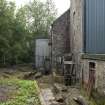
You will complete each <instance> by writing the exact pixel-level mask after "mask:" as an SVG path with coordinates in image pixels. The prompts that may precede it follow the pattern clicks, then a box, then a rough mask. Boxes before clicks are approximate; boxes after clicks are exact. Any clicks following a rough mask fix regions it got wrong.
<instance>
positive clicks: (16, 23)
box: [0, 0, 56, 65]
mask: <svg viewBox="0 0 105 105" xmlns="http://www.w3.org/2000/svg"><path fill="white" fill-rule="evenodd" d="M55 17H56V9H55V6H54V3H53V2H52V1H51V0H47V1H46V2H45V3H43V2H40V1H39V0H33V1H32V2H30V3H29V4H27V5H24V6H22V7H21V8H19V9H16V6H15V3H14V2H8V1H7V0H0V63H3V64H4V65H6V64H18V63H29V62H32V61H33V58H34V47H35V46H34V40H35V37H36V36H41V37H43V36H44V35H46V36H47V35H48V31H47V30H48V28H49V26H50V25H51V23H52V22H53V20H54V19H55Z"/></svg>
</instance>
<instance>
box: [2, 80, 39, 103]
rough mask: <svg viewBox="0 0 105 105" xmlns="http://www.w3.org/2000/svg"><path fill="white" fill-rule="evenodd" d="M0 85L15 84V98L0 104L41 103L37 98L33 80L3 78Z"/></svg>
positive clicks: (36, 87)
mask: <svg viewBox="0 0 105 105" xmlns="http://www.w3.org/2000/svg"><path fill="white" fill-rule="evenodd" d="M0 85H9V86H11V85H12V86H17V87H18V89H17V90H16V93H15V96H14V97H15V98H13V99H11V100H8V101H7V102H2V103H0V105H41V103H40V99H39V90H38V86H37V83H36V82H35V81H28V80H18V79H4V80H1V81H0Z"/></svg>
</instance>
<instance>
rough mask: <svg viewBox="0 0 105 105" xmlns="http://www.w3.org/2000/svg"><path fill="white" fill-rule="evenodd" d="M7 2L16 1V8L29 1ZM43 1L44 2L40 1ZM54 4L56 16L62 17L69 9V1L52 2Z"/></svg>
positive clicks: (58, 0) (56, 0) (55, 0)
mask: <svg viewBox="0 0 105 105" xmlns="http://www.w3.org/2000/svg"><path fill="white" fill-rule="evenodd" d="M9 1H16V6H17V7H20V6H21V5H24V4H25V3H28V2H29V1H30V0H9ZM41 1H43V2H44V1H45V0H41ZM53 1H54V2H55V5H56V8H57V9H58V16H60V15H62V14H63V13H64V12H65V11H66V10H67V9H68V8H69V7H70V0H53Z"/></svg>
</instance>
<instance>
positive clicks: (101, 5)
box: [85, 0, 105, 54]
mask: <svg viewBox="0 0 105 105" xmlns="http://www.w3.org/2000/svg"><path fill="white" fill-rule="evenodd" d="M85 38H86V39H85V41H86V42H85V44H86V45H85V51H86V52H87V53H100V54H101V53H105V0H85Z"/></svg>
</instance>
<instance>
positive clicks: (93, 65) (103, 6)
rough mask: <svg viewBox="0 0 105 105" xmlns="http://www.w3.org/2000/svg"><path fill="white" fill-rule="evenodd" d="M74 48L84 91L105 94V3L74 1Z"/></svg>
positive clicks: (71, 21)
mask: <svg viewBox="0 0 105 105" xmlns="http://www.w3.org/2000/svg"><path fill="white" fill-rule="evenodd" d="M70 37H71V38H70V39H71V41H70V45H71V51H72V53H73V60H74V62H75V63H76V65H77V66H76V67H77V68H76V69H77V74H78V76H79V77H80V78H81V80H82V83H83V87H84V88H85V89H86V91H88V93H91V91H92V89H95V90H97V91H99V92H102V93H104V92H105V1H104V0H71V7H70Z"/></svg>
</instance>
